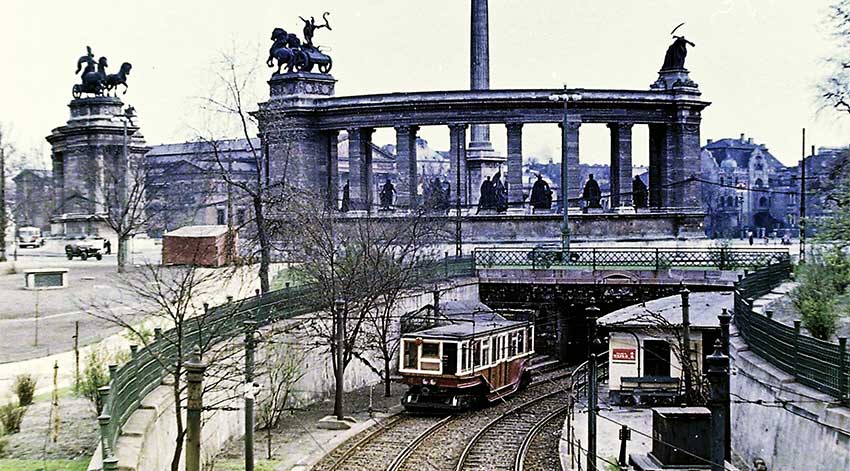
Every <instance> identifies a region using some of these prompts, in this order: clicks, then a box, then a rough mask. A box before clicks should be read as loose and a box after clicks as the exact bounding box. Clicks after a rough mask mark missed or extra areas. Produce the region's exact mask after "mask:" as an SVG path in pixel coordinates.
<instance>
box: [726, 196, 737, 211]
mask: <svg viewBox="0 0 850 471" xmlns="http://www.w3.org/2000/svg"><path fill="white" fill-rule="evenodd" d="M726 206H729V207H730V208H731V207H733V206H735V199H734V198H732V196H727V197H726Z"/></svg>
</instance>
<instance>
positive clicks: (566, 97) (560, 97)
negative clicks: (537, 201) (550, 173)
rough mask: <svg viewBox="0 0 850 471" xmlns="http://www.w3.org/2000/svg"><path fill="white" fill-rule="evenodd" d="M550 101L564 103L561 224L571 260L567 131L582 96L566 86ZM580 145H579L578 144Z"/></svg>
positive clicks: (550, 97) (562, 243)
mask: <svg viewBox="0 0 850 471" xmlns="http://www.w3.org/2000/svg"><path fill="white" fill-rule="evenodd" d="M549 100H551V101H563V102H564V121H563V123H562V126H563V128H562V130H563V133H564V139H563V143H562V144H561V145H562V146H563V148H562V149H561V159H562V161H561V207H562V208H563V211H564V220H563V222H562V223H561V249H562V250H563V251H564V252H566V257H567V258H568V259H569V252H570V216H569V207H570V204H569V191H568V189H567V184H568V183H567V182H568V181H569V165H568V162H567V161H566V160H567V132H568V131H567V130H568V129H569V128H568V127H567V125H568V124H569V121H568V116H569V106H568V105H569V103H570V102H571V101H579V100H581V94H579V93H568V92H567V86H566V85H564V93H561V94H558V93H553V94H551V95H549ZM576 144H578V143H576Z"/></svg>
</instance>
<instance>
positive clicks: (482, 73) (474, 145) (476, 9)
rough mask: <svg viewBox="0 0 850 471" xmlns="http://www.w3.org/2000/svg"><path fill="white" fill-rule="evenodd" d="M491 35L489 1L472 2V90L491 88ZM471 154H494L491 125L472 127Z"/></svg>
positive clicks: (478, 155)
mask: <svg viewBox="0 0 850 471" xmlns="http://www.w3.org/2000/svg"><path fill="white" fill-rule="evenodd" d="M489 34H490V33H489V14H488V5H487V0H472V15H471V21H470V51H469V87H470V89H472V90H488V89H489V88H490V36H489ZM469 153H470V155H471V156H473V157H474V158H480V157H485V156H487V155H489V154H492V153H493V144H491V143H490V126H489V125H487V124H473V125H472V129H471V135H470V139H469Z"/></svg>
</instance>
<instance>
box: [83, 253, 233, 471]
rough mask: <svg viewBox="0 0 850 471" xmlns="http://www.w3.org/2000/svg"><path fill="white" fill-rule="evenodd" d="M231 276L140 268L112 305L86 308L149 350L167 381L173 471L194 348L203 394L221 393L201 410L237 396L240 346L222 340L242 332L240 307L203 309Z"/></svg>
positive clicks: (123, 283) (182, 435) (181, 441)
mask: <svg viewBox="0 0 850 471" xmlns="http://www.w3.org/2000/svg"><path fill="white" fill-rule="evenodd" d="M234 273H235V270H231V269H226V270H222V269H215V270H214V269H205V268H198V267H195V266H182V267H162V266H156V265H143V266H141V267H139V268H138V269H135V270H132V271H129V272H125V274H124V275H122V276H121V278H120V280H119V284H118V290H117V294H116V296H115V297H114V299H110V300H96V301H92V302H90V304H89V306H88V307H87V308H86V310H87V312H88V313H89V314H90V315H92V316H94V317H97V318H99V319H103V320H106V321H108V322H110V323H112V324H114V325H117V326H120V327H121V328H123V329H126V330H127V331H128V332H129V333H130V337H131V338H134V339H135V340H136V341H138V343H140V344H141V345H142V346H143V347H150V348H148V350H147V351H148V352H149V354H150V355H152V357H153V359H154V361H155V362H156V363H158V364H159V366H160V367H161V368H162V369H163V370H164V371H165V372H166V375H167V376H168V377H170V385H171V389H172V394H173V398H174V420H175V426H176V430H177V438H176V440H175V444H174V450H173V454H172V461H171V469H172V471H177V470H178V469H179V463H180V457H181V455H182V453H183V446H184V441H185V436H186V424H185V423H184V419H183V407H184V406H185V403H186V383H185V380H184V373H185V372H184V368H183V364H184V362H185V361H186V360H188V359H189V357H190V355H191V353H192V350H193V348H195V347H196V346H197V347H198V348H199V349H200V352H201V356H202V357H203V358H204V360H205V361H206V362H207V363H208V364H209V367H208V369H207V371H206V373H205V381H204V393H205V394H206V393H207V392H212V391H216V392H218V393H223V395H222V396H221V397H220V398H219V400H217V401H211V402H208V401H205V403H204V407H205V409H207V410H216V409H217V408H218V406H219V405H220V404H221V403H222V402H224V401H228V400H230V399H233V398H235V397H237V396H238V395H239V392H238V386H239V385H240V380H239V378H241V369H240V367H239V358H240V356H241V355H243V354H244V350H243V349H242V345H241V344H239V343H234V342H226V340H228V339H231V338H232V337H233V336H232V333H233V329H234V328H237V329H238V328H241V323H240V322H239V320H240V319H241V318H240V317H239V316H238V313H239V309H240V304H239V303H236V302H234V303H228V304H225V305H223V306H219V307H218V308H216V309H208V308H207V306H206V304H202V303H201V300H202V299H209V298H210V296H211V295H212V294H213V293H214V292H216V291H217V290H219V289H220V288H221V286H222V284H223V283H225V282H227V281H228V280H230V279H231V277H232V276H233V275H234ZM140 304H141V306H140ZM127 308H131V309H133V310H141V311H143V312H146V313H147V314H148V316H149V320H150V321H152V322H153V323H155V324H156V325H158V326H159V327H161V328H164V329H167V331H166V332H165V333H164V334H162V335H157V336H156V337H155V338H154V339H153V340H151V338H150V335H148V334H147V331H146V329H145V327H143V326H142V325H140V324H139V323H138V319H134V318H132V317H128V316H127V314H126V310H127ZM152 341H153V342H156V346H155V347H152V346H151V345H152V344H151V342H152Z"/></svg>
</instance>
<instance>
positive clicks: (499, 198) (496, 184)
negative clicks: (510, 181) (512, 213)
mask: <svg viewBox="0 0 850 471" xmlns="http://www.w3.org/2000/svg"><path fill="white" fill-rule="evenodd" d="M493 206H494V207H495V209H496V212H498V213H504V212H505V211H507V210H508V187H507V185H505V184H504V183H502V171H501V170H499V171H498V172H496V175H494V176H493Z"/></svg>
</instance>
